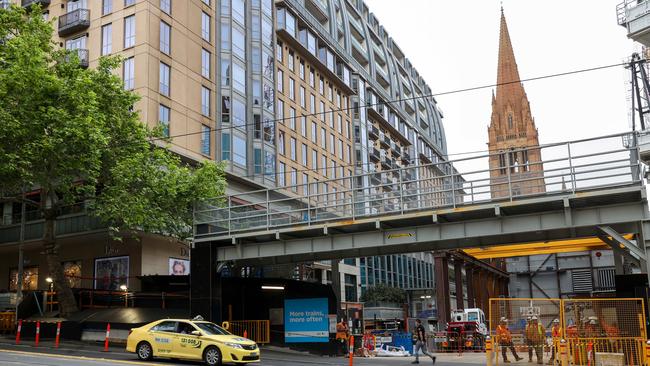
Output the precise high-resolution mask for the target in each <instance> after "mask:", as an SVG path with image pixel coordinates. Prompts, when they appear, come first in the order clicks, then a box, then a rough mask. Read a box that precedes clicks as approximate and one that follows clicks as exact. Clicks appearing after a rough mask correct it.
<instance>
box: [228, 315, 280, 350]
mask: <svg viewBox="0 0 650 366" xmlns="http://www.w3.org/2000/svg"><path fill="white" fill-rule="evenodd" d="M228 325H229V327H228V331H229V332H230V333H232V334H235V335H238V336H242V337H246V338H248V339H250V340H252V341H255V342H256V343H258V344H266V343H270V342H271V322H270V321H269V320H232V321H229V322H228Z"/></svg>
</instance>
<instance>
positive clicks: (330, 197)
mask: <svg viewBox="0 0 650 366" xmlns="http://www.w3.org/2000/svg"><path fill="white" fill-rule="evenodd" d="M628 137H629V133H623V134H614V135H607V136H602V137H594V138H587V139H580V140H575V141H570V142H561V143H553V144H547V145H541V146H539V147H531V148H527V149H520V150H516V152H518V153H519V152H521V151H529V152H539V154H540V156H541V155H542V154H545V155H548V156H550V158H549V159H546V160H545V159H543V158H542V159H541V161H529V162H525V163H524V164H521V165H517V164H511V162H509V161H508V160H509V152H510V151H500V152H492V153H487V154H483V155H478V156H471V157H466V158H462V159H457V160H453V161H445V162H435V163H428V164H422V165H417V166H408V167H399V168H396V169H390V170H385V171H382V172H381V173H382V174H383V173H386V174H390V173H404V172H406V171H407V170H408V171H415V173H416V174H413V175H412V176H411V178H409V179H406V178H405V175H404V174H397V176H398V178H399V180H398V181H392V180H388V181H386V180H381V181H380V183H381V184H373V185H370V186H364V187H356V186H355V184H356V183H355V182H357V181H364V179H362V178H365V177H368V178H372V177H373V176H375V175H376V174H378V173H377V172H369V173H364V174H359V175H356V176H352V177H344V178H337V179H328V180H323V181H321V182H318V183H317V186H316V191H315V190H314V189H312V186H313V184H314V183H308V184H305V183H303V184H299V185H291V186H286V187H279V188H274V189H261V190H256V191H251V192H245V193H238V194H234V195H231V196H228V197H226V198H227V199H228V201H229V202H233V201H236V202H237V203H234V204H231V205H229V207H220V206H219V205H216V204H214V203H211V201H210V200H208V201H205V202H203V204H200V205H198V206H197V209H196V210H195V212H194V222H195V229H196V227H197V226H201V225H202V227H201V228H202V230H196V232H197V237H201V236H204V235H217V236H225V235H228V236H232V235H234V234H237V233H239V232H246V231H273V230H276V229H277V228H279V227H286V226H295V225H312V224H314V223H323V222H334V221H343V220H355V219H358V218H367V217H376V216H381V215H388V214H401V213H405V212H415V211H422V210H431V209H440V208H452V207H458V206H466V205H472V204H477V203H484V202H497V201H501V200H510V201H512V200H515V199H522V198H526V197H532V196H540V195H549V194H554V193H559V194H566V193H567V192H569V193H575V192H576V191H580V190H594V189H601V188H607V187H617V186H627V185H633V184H634V185H638V184H643V181H642V179H641V177H640V175H639V174H637V173H638V172H640V171H641V169H639V166H640V164H641V163H640V162H639V161H638V160H635V159H636V158H635V156H638V152H637V151H636V150H637V147H636V146H631V147H630V146H625V145H624V144H623V143H622V140H623V139H626V138H628ZM608 140H609V141H608ZM612 140H613V141H614V142H615V143H616V144H617V145H616V146H613V147H612V146H611V142H612ZM583 144H587V145H588V146H587V149H585V148H584V146H583ZM589 144H592V145H589ZM608 144H609V146H608ZM621 146H623V147H621ZM504 153H505V156H506V159H505V160H506V163H505V165H504V166H499V167H487V168H485V169H481V168H478V167H477V166H486V165H487V161H488V160H489V159H490V158H491V157H492V158H495V157H497V155H498V154H504ZM531 155H533V154H528V156H529V158H530V157H531ZM497 158H498V157H497ZM460 167H466V168H465V169H460ZM504 170H505V172H504ZM443 171H447V172H449V174H444V173H442V172H443ZM425 172H427V176H423V173H425ZM500 173H502V174H500ZM499 174H500V175H499ZM497 175H499V176H497ZM637 175H639V176H637ZM368 181H371V182H374V180H371V179H368ZM323 184H327V185H328V187H331V188H332V189H334V188H336V193H333V192H332V191H331V190H329V191H328V192H327V193H325V192H324V190H319V189H318V187H319V186H320V187H325V186H323ZM220 199H223V198H220Z"/></svg>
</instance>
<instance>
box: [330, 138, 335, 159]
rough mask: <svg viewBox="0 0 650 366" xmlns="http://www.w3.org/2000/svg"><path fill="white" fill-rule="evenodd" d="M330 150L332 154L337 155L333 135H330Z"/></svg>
mask: <svg viewBox="0 0 650 366" xmlns="http://www.w3.org/2000/svg"><path fill="white" fill-rule="evenodd" d="M330 149H331V151H330V152H331V153H332V154H336V151H335V150H334V149H336V146H334V134H331V133H330Z"/></svg>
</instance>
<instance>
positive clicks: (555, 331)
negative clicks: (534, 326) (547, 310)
mask: <svg viewBox="0 0 650 366" xmlns="http://www.w3.org/2000/svg"><path fill="white" fill-rule="evenodd" d="M551 335H552V336H553V338H562V328H560V326H559V325H554V326H553V328H552V329H551Z"/></svg>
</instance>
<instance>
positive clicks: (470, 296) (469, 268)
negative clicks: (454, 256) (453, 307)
mask: <svg viewBox="0 0 650 366" xmlns="http://www.w3.org/2000/svg"><path fill="white" fill-rule="evenodd" d="M465 281H466V282H467V307H468V308H470V309H471V308H474V307H476V306H475V302H474V300H475V295H474V286H475V284H474V265H473V264H471V263H465Z"/></svg>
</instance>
